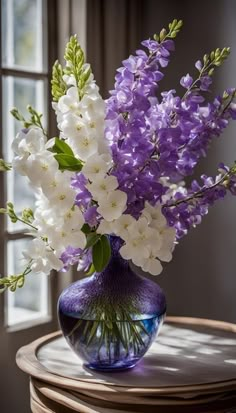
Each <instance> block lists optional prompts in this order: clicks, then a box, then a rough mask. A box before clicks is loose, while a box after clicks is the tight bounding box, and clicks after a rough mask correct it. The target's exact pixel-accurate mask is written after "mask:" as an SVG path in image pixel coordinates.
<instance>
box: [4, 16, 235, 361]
mask: <svg viewBox="0 0 236 413" xmlns="http://www.w3.org/2000/svg"><path fill="white" fill-rule="evenodd" d="M181 27H182V21H177V20H174V21H173V22H172V23H170V24H169V27H168V29H167V30H166V29H162V30H161V32H160V33H159V34H155V35H154V37H153V39H148V40H145V41H143V42H142V46H143V48H142V49H139V50H137V51H136V53H135V54H134V55H131V56H130V57H129V58H128V59H127V60H124V61H123V65H122V67H121V68H119V69H118V70H117V74H116V77H115V87H114V90H112V91H111V92H110V97H109V98H108V99H107V100H106V101H104V100H103V99H102V97H101V96H100V94H99V89H98V86H97V85H96V83H95V81H94V78H93V75H92V72H91V68H90V66H89V65H88V64H87V63H85V60H84V53H83V51H82V50H81V47H80V45H79V43H78V41H77V38H76V36H73V37H71V39H70V41H69V43H68V44H67V47H66V51H65V62H66V64H65V67H62V66H61V65H60V64H59V63H58V62H55V64H54V67H53V75H52V96H53V103H52V106H53V109H54V110H55V113H56V117H57V125H58V129H59V136H58V137H54V138H50V139H49V137H48V136H47V132H46V131H45V129H44V127H43V126H42V121H41V120H42V119H41V118H42V115H41V114H38V113H37V111H36V110H35V109H33V108H32V107H28V111H29V119H25V118H24V117H23V116H22V114H21V113H19V111H18V110H17V109H16V108H14V109H13V110H12V114H13V116H14V117H15V118H16V119H17V120H19V121H20V122H21V123H22V124H23V129H22V130H21V131H20V132H19V133H18V134H17V136H16V138H15V139H14V140H13V143H12V150H13V152H14V158H13V161H12V164H11V165H10V164H7V163H6V162H5V161H4V160H2V161H1V169H2V170H10V169H11V168H14V169H15V170H16V171H17V172H19V173H20V174H22V175H25V176H26V177H27V178H28V180H29V181H30V184H31V188H32V191H34V193H35V196H36V205H35V210H34V212H33V211H32V210H30V209H27V208H26V209H25V210H23V212H22V215H21V216H18V215H17V214H16V213H15V210H14V206H13V204H12V203H10V202H8V203H7V206H6V208H2V209H1V213H4V214H7V215H8V216H9V218H10V219H11V220H12V222H17V221H22V222H23V223H24V224H26V226H27V227H28V228H27V231H28V232H29V231H30V235H31V236H32V237H33V240H32V242H31V243H30V244H29V247H28V248H27V250H26V251H23V256H24V259H25V260H26V265H25V268H24V270H23V271H22V273H21V274H16V275H11V276H9V277H3V278H1V279H0V286H1V288H2V291H3V290H5V289H6V288H9V289H10V290H11V291H15V289H16V288H17V287H22V286H23V284H24V282H25V278H26V276H28V274H30V273H31V274H32V275H35V274H38V273H46V274H48V273H49V272H50V270H52V269H55V270H61V271H66V270H67V269H68V268H69V266H71V265H74V264H76V265H78V268H79V269H80V270H81V269H83V270H84V271H85V272H86V273H87V274H88V275H91V274H94V275H93V276H92V281H91V277H87V278H85V279H84V280H82V281H79V283H77V284H76V286H74V285H73V286H70V287H69V289H68V290H67V291H66V292H65V293H63V294H62V296H61V299H60V301H59V314H60V323H61V327H62V330H63V331H64V334H65V336H66V337H67V339H68V341H69V342H70V344H71V345H72V346H73V347H74V349H75V350H76V351H77V352H78V353H79V354H80V355H81V354H82V353H83V354H82V356H83V357H84V359H85V360H87V361H88V360H89V359H91V358H92V360H93V362H91V363H90V364H89V363H88V365H89V366H90V367H94V368H97V367H98V364H99V363H100V366H102V367H103V368H104V366H107V368H110V367H111V366H112V365H113V366H116V367H117V368H123V367H124V366H126V367H127V366H128V367H130V366H132V365H134V364H135V363H136V362H137V360H138V359H139V358H140V357H141V356H142V355H143V354H144V353H145V351H146V350H147V348H148V347H149V346H150V344H151V342H152V341H153V338H154V335H155V334H156V332H157V331H158V329H159V326H160V324H161V321H162V319H163V316H164V314H165V310H166V308H165V300H164V296H163V292H162V291H161V289H160V288H159V287H158V286H157V284H155V283H153V282H152V281H150V280H148V279H145V278H142V277H139V278H136V276H135V275H134V274H133V272H132V270H131V269H130V267H129V264H128V261H129V262H133V264H135V265H136V266H138V267H141V269H142V270H143V271H144V272H148V273H151V274H152V275H157V274H159V273H160V272H161V271H162V265H163V263H165V262H169V261H170V260H171V259H172V253H173V250H174V247H175V245H176V244H177V243H178V242H179V240H180V238H181V237H182V236H184V235H186V234H187V232H188V230H189V229H190V228H191V227H195V226H196V225H197V224H200V222H201V219H202V217H203V216H204V215H205V214H207V212H208V208H209V206H210V205H212V204H213V203H214V202H215V201H217V200H218V199H223V198H224V197H225V196H226V194H227V192H230V193H232V194H233V195H234V194H235V193H236V178H235V176H236V166H235V165H233V166H231V167H228V166H225V165H224V164H223V163H221V164H220V165H219V167H218V171H217V175H216V176H215V177H209V176H206V175H202V176H201V181H200V182H198V181H196V180H192V182H190V183H188V184H186V182H185V179H186V177H188V176H191V175H192V174H193V172H194V169H195V167H196V165H197V164H198V162H199V160H200V159H201V157H203V156H206V152H207V149H208V148H209V146H210V144H211V143H212V141H213V140H214V138H215V137H218V136H220V135H221V133H222V131H223V130H224V128H226V126H227V125H228V123H229V121H230V120H231V119H236V103H234V99H235V97H236V89H232V88H231V89H227V90H226V91H225V92H224V93H223V94H222V96H217V97H214V98H212V96H211V94H210V87H211V83H212V77H213V74H214V71H215V70H216V68H217V67H218V66H220V65H221V64H222V63H223V62H224V60H225V59H226V58H227V57H228V55H229V52H230V50H229V48H223V49H216V50H215V51H212V52H211V53H210V54H206V55H204V57H203V59H202V60H198V61H197V62H196V64H195V69H196V70H195V72H196V74H195V77H192V76H190V75H189V74H187V75H185V76H183V77H182V78H181V80H180V84H181V86H182V87H183V93H182V94H181V96H178V95H177V94H176V91H175V90H174V89H170V90H168V91H164V92H161V93H159V91H158V85H159V82H160V81H161V79H162V78H163V76H164V75H163V70H164V69H165V67H166V66H167V65H168V63H169V60H170V55H171V53H172V52H173V51H174V41H173V39H174V38H175V37H176V35H177V34H178V32H179V31H180V29H181ZM188 182H189V181H188ZM108 273H109V274H108ZM132 277H133V278H132ZM137 277H138V276H137ZM75 297H76V300H77V301H76V303H75ZM124 302H125V304H124V305H123V304H122V303H124ZM94 303H95V304H94ZM78 314H79V315H78ZM150 320H151V321H150ZM81 337H82V338H81ZM78 342H79V345H78ZM88 348H90V350H88ZM81 352H82V353H81ZM125 358H126V361H127V360H129V363H126V364H125V363H124V362H123V361H124V360H125ZM121 359H122V360H123V361H122V363H123V364H122V363H121Z"/></svg>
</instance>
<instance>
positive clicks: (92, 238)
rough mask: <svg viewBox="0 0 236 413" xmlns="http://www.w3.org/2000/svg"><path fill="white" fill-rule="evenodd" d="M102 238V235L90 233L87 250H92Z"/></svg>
mask: <svg viewBox="0 0 236 413" xmlns="http://www.w3.org/2000/svg"><path fill="white" fill-rule="evenodd" d="M100 238H101V235H100V234H96V232H90V233H89V234H88V235H87V243H86V247H85V249H87V248H90V247H92V246H93V245H95V244H96V242H97V241H98V240H99V239H100Z"/></svg>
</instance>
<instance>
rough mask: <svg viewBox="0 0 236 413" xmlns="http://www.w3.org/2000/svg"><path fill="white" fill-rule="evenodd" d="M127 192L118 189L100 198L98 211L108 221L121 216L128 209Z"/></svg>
mask: <svg viewBox="0 0 236 413" xmlns="http://www.w3.org/2000/svg"><path fill="white" fill-rule="evenodd" d="M126 202H127V194H126V193H125V192H123V191H120V190H117V191H113V192H110V193H109V194H108V196H107V197H104V198H100V199H99V207H98V209H97V211H98V212H99V214H101V216H102V217H103V218H105V220H106V221H113V219H117V218H119V217H120V216H121V214H122V213H123V212H124V211H125V209H126Z"/></svg>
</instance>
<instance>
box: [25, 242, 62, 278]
mask: <svg viewBox="0 0 236 413" xmlns="http://www.w3.org/2000/svg"><path fill="white" fill-rule="evenodd" d="M22 253H23V256H24V257H25V259H26V260H27V261H29V260H31V261H32V264H31V269H32V271H33V272H35V273H44V274H49V272H50V271H51V270H52V269H55V270H57V271H58V270H60V269H61V268H62V262H61V261H60V260H59V259H58V258H57V257H56V256H55V254H54V252H53V251H52V250H51V249H50V248H49V247H48V246H47V245H46V243H45V242H44V241H43V240H41V239H39V238H35V239H34V240H33V241H32V242H31V243H30V244H29V246H28V248H27V250H26V251H23V252H22Z"/></svg>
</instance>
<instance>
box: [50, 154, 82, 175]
mask: <svg viewBox="0 0 236 413" xmlns="http://www.w3.org/2000/svg"><path fill="white" fill-rule="evenodd" d="M54 158H55V159H56V161H57V162H58V165H59V169H60V170H62V171H65V170H66V171H77V172H79V171H81V169H82V167H83V164H82V162H81V161H80V160H79V159H77V158H75V157H74V156H72V155H67V154H64V153H59V154H57V155H54Z"/></svg>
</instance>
